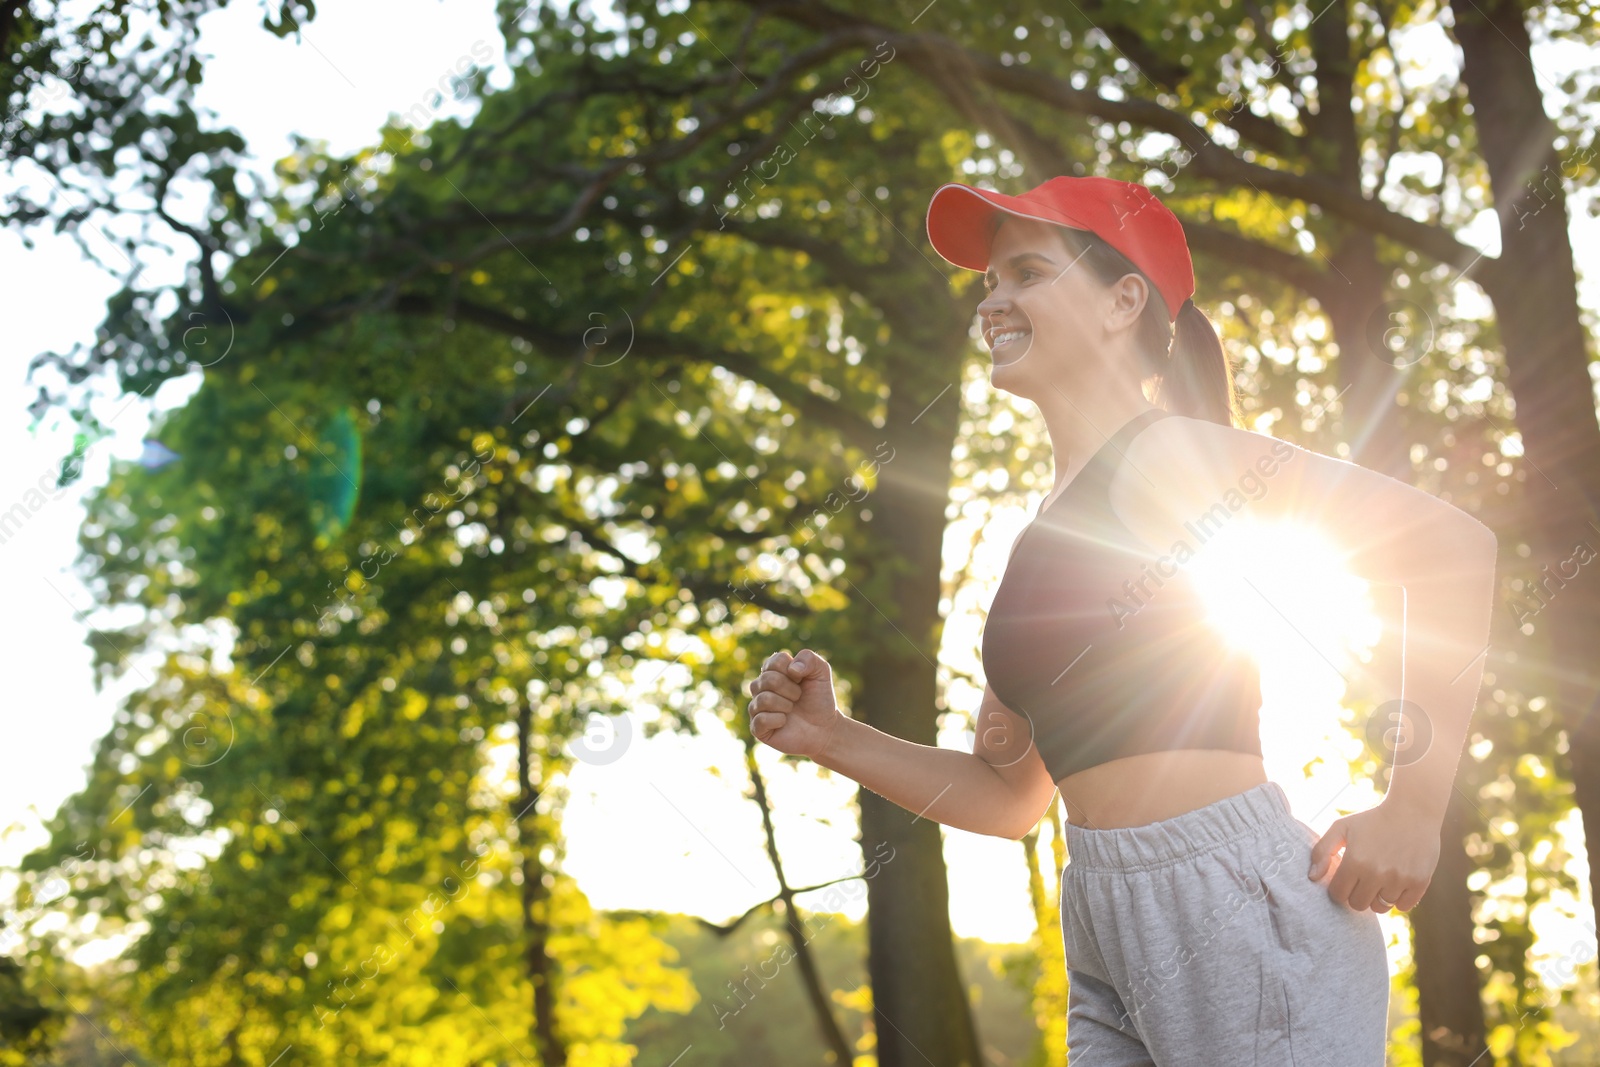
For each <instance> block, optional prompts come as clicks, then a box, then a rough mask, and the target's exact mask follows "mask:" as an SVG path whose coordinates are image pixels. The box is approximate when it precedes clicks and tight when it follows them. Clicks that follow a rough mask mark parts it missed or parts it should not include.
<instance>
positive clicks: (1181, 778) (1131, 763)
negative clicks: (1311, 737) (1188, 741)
mask: <svg viewBox="0 0 1600 1067" xmlns="http://www.w3.org/2000/svg"><path fill="white" fill-rule="evenodd" d="M1266 781H1267V771H1266V765H1265V762H1264V761H1263V760H1262V758H1261V757H1260V756H1255V755H1251V754H1250V753H1248V752H1225V751H1222V750H1220V749H1177V750H1174V751H1169V752H1145V753H1141V754H1139V755H1137V756H1124V757H1122V758H1121V759H1114V760H1110V761H1108V762H1106V763H1102V764H1099V765H1098V766H1094V767H1090V768H1089V769H1087V770H1083V771H1078V772H1077V773H1075V774H1069V775H1067V776H1066V777H1064V778H1062V779H1061V780H1060V781H1059V782H1057V783H1056V788H1058V789H1059V790H1061V799H1062V801H1063V803H1064V804H1065V806H1066V809H1067V821H1068V822H1071V823H1074V824H1076V825H1078V826H1082V827H1084V828H1085V829H1088V830H1116V829H1121V828H1124V827H1128V826H1143V825H1144V824H1145V823H1151V822H1156V821H1157V820H1160V819H1170V818H1172V817H1173V816H1175V815H1182V814H1183V813H1184V812H1188V811H1193V810H1194V809H1195V808H1202V807H1205V806H1206V805H1207V804H1212V803H1215V802H1216V801H1218V800H1222V799H1224V798H1226V797H1231V796H1233V795H1234V794H1235V793H1242V792H1244V791H1245V790H1247V789H1250V788H1252V787H1254V786H1258V785H1261V784H1262V783H1263V782H1266Z"/></svg>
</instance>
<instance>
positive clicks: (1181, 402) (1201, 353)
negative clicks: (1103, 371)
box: [990, 214, 1244, 426]
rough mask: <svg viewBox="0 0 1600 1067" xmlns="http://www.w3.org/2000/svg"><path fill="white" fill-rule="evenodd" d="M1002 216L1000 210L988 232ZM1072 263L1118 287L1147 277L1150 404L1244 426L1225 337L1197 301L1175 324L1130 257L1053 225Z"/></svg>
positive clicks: (1145, 362) (1141, 342)
mask: <svg viewBox="0 0 1600 1067" xmlns="http://www.w3.org/2000/svg"><path fill="white" fill-rule="evenodd" d="M1003 217H1004V216H1001V215H999V214H997V215H996V216H995V221H994V222H993V223H991V232H990V236H991V237H992V236H993V231H994V230H997V229H999V224H1000V221H1001V219H1002V218H1003ZM1051 228H1052V229H1054V230H1055V231H1056V232H1057V233H1059V234H1060V235H1061V243H1062V244H1063V245H1065V246H1066V249H1067V252H1068V253H1069V254H1070V255H1071V256H1072V257H1073V260H1074V262H1081V263H1083V264H1085V265H1087V266H1088V268H1089V269H1090V270H1091V271H1093V272H1094V275H1095V277H1096V278H1098V279H1099V280H1100V281H1101V282H1102V283H1103V284H1105V285H1108V286H1110V285H1115V284H1116V283H1117V282H1119V281H1121V280H1122V279H1123V278H1124V277H1126V276H1127V275H1129V274H1137V275H1138V276H1139V277H1141V278H1143V279H1144V281H1145V286H1146V288H1147V289H1148V290H1149V293H1150V295H1149V298H1148V299H1147V300H1146V301H1145V305H1144V310H1143V311H1142V312H1141V313H1140V315H1139V321H1138V323H1137V324H1136V325H1135V327H1134V342H1135V345H1136V347H1137V348H1138V350H1139V360H1140V363H1141V366H1140V368H1139V371H1140V374H1139V377H1140V379H1141V380H1143V379H1145V378H1149V377H1152V376H1153V377H1154V378H1155V380H1156V385H1155V388H1154V390H1153V394H1154V395H1153V396H1151V398H1150V401H1151V403H1153V404H1155V405H1156V406H1158V407H1160V408H1163V409H1165V410H1167V411H1170V412H1173V413H1174V414H1177V415H1187V416H1189V417H1190V418H1195V419H1205V420H1206V421H1207V422H1216V423H1221V424H1222V425H1223V426H1240V425H1242V424H1243V422H1244V419H1243V416H1242V414H1241V413H1240V410H1239V394H1238V392H1237V390H1236V389H1235V388H1234V382H1233V365H1232V363H1231V362H1230V361H1229V359H1228V354H1227V352H1225V351H1224V350H1223V347H1222V338H1221V337H1219V336H1218V335H1217V329H1216V327H1215V326H1213V325H1212V324H1211V320H1210V319H1209V318H1208V317H1207V316H1206V313H1205V312H1204V311H1201V310H1200V308H1199V307H1197V306H1196V305H1195V302H1194V301H1193V300H1185V301H1184V302H1183V306H1182V307H1180V308H1179V309H1178V319H1177V322H1173V321H1172V311H1171V309H1170V308H1168V307H1167V302H1166V300H1165V299H1164V298H1163V297H1162V295H1161V291H1160V290H1159V289H1157V288H1156V286H1155V283H1154V282H1152V281H1151V280H1150V278H1149V276H1148V275H1146V274H1145V272H1144V271H1142V270H1140V269H1139V268H1138V266H1137V265H1135V264H1134V262H1133V261H1132V260H1130V259H1129V258H1128V257H1127V256H1124V255H1123V254H1122V253H1121V252H1118V251H1117V250H1116V249H1115V248H1112V247H1111V246H1110V245H1109V244H1107V243H1106V241H1105V239H1104V238H1102V237H1100V236H1099V235H1098V234H1094V233H1091V232H1090V231H1088V230H1078V229H1073V228H1072V227H1070V226H1061V225H1052V227H1051Z"/></svg>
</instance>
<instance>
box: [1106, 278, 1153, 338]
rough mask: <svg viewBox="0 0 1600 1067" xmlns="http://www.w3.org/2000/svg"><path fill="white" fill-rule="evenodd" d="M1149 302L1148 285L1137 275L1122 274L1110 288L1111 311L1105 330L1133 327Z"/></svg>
mask: <svg viewBox="0 0 1600 1067" xmlns="http://www.w3.org/2000/svg"><path fill="white" fill-rule="evenodd" d="M1149 300H1150V283H1149V282H1147V281H1145V280H1144V278H1143V277H1142V276H1141V275H1138V274H1132V273H1129V274H1124V275H1123V276H1122V277H1121V278H1119V279H1117V281H1116V283H1115V284H1113V285H1112V286H1111V310H1110V312H1109V314H1108V316H1107V319H1106V328H1107V329H1109V330H1112V331H1116V330H1120V329H1124V328H1127V327H1131V326H1133V325H1134V324H1135V323H1137V322H1138V321H1139V316H1140V315H1142V314H1144V306H1145V304H1147V303H1148V302H1149Z"/></svg>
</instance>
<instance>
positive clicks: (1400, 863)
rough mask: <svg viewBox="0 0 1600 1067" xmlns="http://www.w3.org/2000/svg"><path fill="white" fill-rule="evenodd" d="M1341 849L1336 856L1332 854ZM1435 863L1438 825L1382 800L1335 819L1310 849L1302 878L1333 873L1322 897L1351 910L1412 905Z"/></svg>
mask: <svg viewBox="0 0 1600 1067" xmlns="http://www.w3.org/2000/svg"><path fill="white" fill-rule="evenodd" d="M1340 846H1343V847H1344V853H1343V854H1342V856H1341V855H1340V854H1339V853H1337V852H1336V851H1335V850H1337V849H1338V848H1339V847H1340ZM1438 865H1439V824H1438V823H1436V822H1431V821H1429V820H1427V819H1423V818H1419V817H1417V816H1416V815H1413V814H1411V813H1409V812H1407V811H1406V810H1405V809H1403V808H1395V807H1393V806H1391V805H1389V804H1388V803H1387V802H1384V803H1380V804H1379V805H1378V806H1377V807H1375V808H1370V809H1368V810H1367V811H1359V812H1356V813H1355V814H1354V815H1346V816H1344V817H1343V818H1342V819H1335V820H1334V821H1333V825H1332V826H1329V827H1328V832H1327V833H1325V834H1323V835H1322V837H1321V839H1320V840H1318V841H1317V843H1316V844H1315V845H1313V846H1312V847H1311V870H1310V871H1308V872H1307V877H1309V878H1310V879H1311V880H1312V881H1321V879H1322V876H1323V874H1324V873H1325V872H1326V871H1327V870H1328V869H1330V868H1331V869H1332V870H1333V871H1334V875H1333V880H1332V881H1330V882H1329V883H1328V895H1329V896H1330V897H1332V898H1333V899H1334V900H1335V901H1336V902H1338V903H1340V904H1343V905H1345V906H1346V907H1349V908H1351V909H1353V910H1355V911H1375V912H1377V913H1378V914H1380V915H1381V914H1383V913H1384V912H1386V911H1388V910H1389V909H1390V908H1398V909H1400V910H1401V911H1410V910H1411V909H1412V908H1414V907H1416V906H1417V902H1418V901H1420V900H1421V899H1422V895H1423V894H1424V893H1426V892H1427V891H1428V884H1429V883H1430V882H1431V881H1432V880H1433V871H1434V868H1435V867H1437V866H1438Z"/></svg>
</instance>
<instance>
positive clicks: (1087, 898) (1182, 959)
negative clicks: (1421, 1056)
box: [1061, 782, 1389, 1067]
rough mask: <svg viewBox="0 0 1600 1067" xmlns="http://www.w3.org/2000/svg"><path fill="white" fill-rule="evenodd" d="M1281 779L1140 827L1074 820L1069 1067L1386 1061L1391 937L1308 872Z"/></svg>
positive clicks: (1068, 874)
mask: <svg viewBox="0 0 1600 1067" xmlns="http://www.w3.org/2000/svg"><path fill="white" fill-rule="evenodd" d="M1317 837H1318V834H1317V833H1316V831H1314V830H1312V829H1311V827H1309V826H1307V825H1306V824H1305V823H1303V822H1300V821H1299V820H1298V819H1296V818H1295V817H1294V816H1293V815H1292V814H1291V812H1290V810H1289V801H1288V797H1287V795H1286V794H1285V793H1284V791H1283V789H1282V787H1280V786H1279V785H1278V784H1277V783H1276V782H1266V783H1265V784H1262V785H1258V786H1255V787H1254V788H1252V789H1248V790H1246V791H1245V792H1243V793H1237V794H1235V795H1233V796H1231V797H1226V798H1224V799H1222V800H1219V801H1217V802H1215V803H1213V804H1207V805H1206V806H1204V807H1202V808H1196V809H1195V810H1193V811H1188V812H1184V813H1183V814H1182V815H1178V816H1175V817H1173V818H1170V819H1162V820H1160V821H1158V822H1153V823H1146V824H1145V825H1143V826H1131V827H1127V828H1121V829H1112V830H1092V829H1088V828H1086V827H1081V826H1078V825H1076V824H1075V823H1070V822H1069V823H1067V824H1066V840H1067V857H1068V858H1067V866H1066V868H1065V869H1064V870H1063V871H1062V873H1061V933H1062V939H1063V943H1064V945H1065V948H1066V956H1067V978H1068V980H1069V982H1070V983H1071V986H1070V989H1069V991H1068V995H1067V1050H1068V1051H1067V1062H1068V1064H1069V1065H1070V1067H1136V1065H1150V1067H1244V1065H1248V1064H1260V1065H1263V1067H1267V1065H1270V1067H1290V1065H1293V1067H1382V1064H1383V1062H1384V1048H1385V1045H1386V1044H1387V1041H1388V1033H1387V1029H1388V1027H1387V1022H1388V1004H1389V966H1388V959H1387V953H1386V942H1385V939H1384V936H1383V932H1382V929H1381V928H1380V926H1379V924H1378V916H1377V915H1376V914H1375V913H1374V912H1371V911H1359V912H1358V911H1353V910H1351V909H1350V908H1348V907H1347V906H1345V905H1343V904H1339V903H1336V902H1335V901H1334V900H1333V898H1332V897H1330V896H1329V895H1328V890H1327V883H1328V881H1329V880H1330V878H1331V875H1329V874H1328V873H1326V872H1324V874H1323V876H1322V879H1321V880H1320V881H1317V882H1313V881H1311V880H1310V879H1309V878H1307V877H1306V872H1307V871H1308V870H1310V868H1311V846H1312V844H1314V843H1315V842H1316V840H1317Z"/></svg>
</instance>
